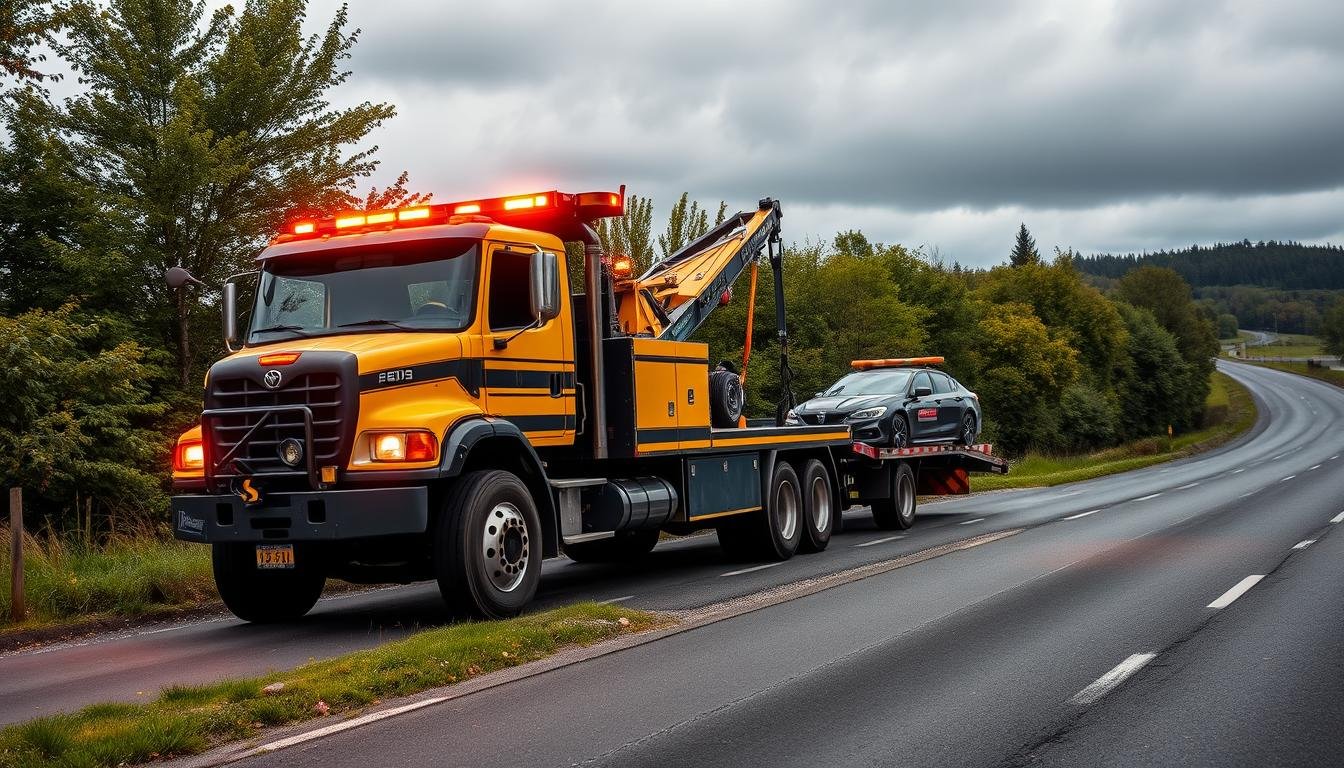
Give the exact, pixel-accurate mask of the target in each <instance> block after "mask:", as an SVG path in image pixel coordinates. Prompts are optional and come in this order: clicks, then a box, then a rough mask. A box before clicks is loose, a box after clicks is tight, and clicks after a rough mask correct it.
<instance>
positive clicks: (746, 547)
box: [718, 461, 803, 560]
mask: <svg viewBox="0 0 1344 768" xmlns="http://www.w3.org/2000/svg"><path fill="white" fill-rule="evenodd" d="M802 512H803V501H802V491H801V485H800V483H799V482H798V473H797V472H795V471H794V469H793V466H792V465H790V464H789V462H787V461H778V462H775V471H774V474H772V475H771V476H770V487H769V491H768V493H767V494H766V498H765V507H764V508H763V509H761V510H758V511H756V512H752V513H749V514H746V515H740V516H739V518H738V519H737V520H731V521H729V522H725V523H723V524H722V525H721V526H720V527H719V531H718V533H719V544H720V546H722V547H723V551H724V552H725V553H726V554H727V555H728V556H729V557H730V558H734V559H739V558H741V559H746V558H749V557H759V558H764V559H766V560H788V559H789V558H790V557H793V553H794V552H797V551H798V542H799V540H800V539H802V536H803V532H802V528H803V524H802V516H803V514H802Z"/></svg>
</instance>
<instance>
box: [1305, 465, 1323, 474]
mask: <svg viewBox="0 0 1344 768" xmlns="http://www.w3.org/2000/svg"><path fill="white" fill-rule="evenodd" d="M1320 468H1321V465H1320V464H1316V465H1314V466H1311V467H1308V468H1307V471H1308V472H1313V471H1315V470H1318V469H1320Z"/></svg>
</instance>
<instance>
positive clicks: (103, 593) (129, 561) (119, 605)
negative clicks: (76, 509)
mask: <svg viewBox="0 0 1344 768" xmlns="http://www.w3.org/2000/svg"><path fill="white" fill-rule="evenodd" d="M0 541H4V542H8V541H9V531H8V529H4V528H0ZM23 553H24V558H23V559H24V567H23V578H24V586H25V587H26V588H25V590H24V592H25V596H26V598H27V603H28V614H29V620H28V621H26V622H24V623H22V624H17V625H16V624H0V634H9V633H12V632H16V631H27V630H30V629H35V628H39V627H43V626H48V625H51V624H56V623H61V622H66V621H69V620H72V619H79V620H88V619H90V618H100V617H110V616H116V617H137V616H144V615H147V614H153V613H158V612H162V611H169V610H174V609H179V608H184V607H190V606H196V605H201V604H203V603H207V602H214V601H216V600H218V598H217V597H216V595H215V583H214V578H213V576H212V575H211V571H210V548H209V547H203V546H201V545H199V544H196V545H193V544H186V543H184V542H179V541H173V540H171V539H167V540H165V539H162V538H159V537H155V536H145V537H118V538H115V539H113V540H111V541H109V542H106V543H104V544H97V545H94V544H82V543H78V542H72V541H69V540H66V539H61V538H58V537H56V536H43V537H36V536H25V537H24V543H23ZM9 558H10V555H9V547H8V546H7V545H6V546H4V547H0V618H2V619H3V620H4V621H8V620H9V617H10V615H11V614H10V604H9V587H10V584H9V581H10V579H9V575H10V573H9V571H10V560H9Z"/></svg>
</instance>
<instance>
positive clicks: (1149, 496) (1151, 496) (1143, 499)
mask: <svg viewBox="0 0 1344 768" xmlns="http://www.w3.org/2000/svg"><path fill="white" fill-rule="evenodd" d="M1161 495H1162V493H1161V491H1159V492H1157V493H1150V494H1148V495H1147V496H1140V497H1139V498H1137V499H1135V501H1147V500H1149V499H1156V498H1157V497H1158V496H1161Z"/></svg>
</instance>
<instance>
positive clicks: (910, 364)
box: [850, 357, 943, 371]
mask: <svg viewBox="0 0 1344 768" xmlns="http://www.w3.org/2000/svg"><path fill="white" fill-rule="evenodd" d="M942 364H943V358H941V357H889V358H886V359H884V360H855V361H854V362H852V363H850V365H851V366H853V367H854V370H856V371H868V370H872V369H873V368H915V367H919V366H922V365H942Z"/></svg>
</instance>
